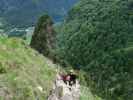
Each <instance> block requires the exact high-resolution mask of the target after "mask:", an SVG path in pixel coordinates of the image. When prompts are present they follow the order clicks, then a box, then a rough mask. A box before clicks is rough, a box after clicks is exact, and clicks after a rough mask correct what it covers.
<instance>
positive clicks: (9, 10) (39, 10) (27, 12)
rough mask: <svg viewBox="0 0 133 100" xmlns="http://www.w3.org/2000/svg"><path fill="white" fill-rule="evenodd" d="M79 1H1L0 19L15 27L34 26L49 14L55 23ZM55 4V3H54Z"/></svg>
mask: <svg viewBox="0 0 133 100" xmlns="http://www.w3.org/2000/svg"><path fill="white" fill-rule="evenodd" d="M77 1H78V0H1V1H0V17H4V19H6V20H7V22H9V23H10V24H11V25H14V26H19V27H20V26H31V25H34V23H35V22H36V20H37V18H38V17H39V16H40V15H42V14H43V13H45V12H47V13H48V14H49V15H50V16H51V17H53V19H54V20H55V21H61V20H63V17H64V16H65V15H66V14H67V12H68V10H69V9H71V7H72V5H73V4H74V3H76V2H77ZM53 2H54V3H53Z"/></svg>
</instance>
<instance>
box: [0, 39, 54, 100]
mask: <svg viewBox="0 0 133 100" xmlns="http://www.w3.org/2000/svg"><path fill="white" fill-rule="evenodd" d="M47 60H48V59H46V58H44V57H43V56H42V55H40V54H39V53H37V52H36V51H34V50H33V49H31V48H30V47H29V46H28V45H26V44H25V43H24V41H23V40H21V39H18V38H8V37H2V36H0V80H1V82H0V86H1V87H0V91H1V97H0V99H2V100H7V98H8V99H9V100H36V99H39V100H46V99H47V96H48V95H49V92H50V90H51V88H52V85H53V80H54V79H55V76H56V69H55V68H53V67H52V65H49V64H48V63H47ZM5 71H6V72H5ZM3 72H4V73H3ZM38 87H42V89H43V91H41V90H39V89H38Z"/></svg>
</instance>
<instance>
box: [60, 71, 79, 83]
mask: <svg viewBox="0 0 133 100" xmlns="http://www.w3.org/2000/svg"><path fill="white" fill-rule="evenodd" d="M60 76H61V80H63V82H64V83H65V84H69V85H70V86H72V85H74V84H76V79H77V75H76V74H75V73H74V71H73V70H70V72H69V73H68V74H67V75H63V74H61V75H60Z"/></svg>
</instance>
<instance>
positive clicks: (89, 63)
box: [57, 0, 133, 100]
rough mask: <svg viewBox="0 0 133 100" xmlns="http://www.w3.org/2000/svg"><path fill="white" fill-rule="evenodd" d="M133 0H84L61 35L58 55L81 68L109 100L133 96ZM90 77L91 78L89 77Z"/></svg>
mask: <svg viewBox="0 0 133 100" xmlns="http://www.w3.org/2000/svg"><path fill="white" fill-rule="evenodd" d="M132 5H133V2H132V1H131V0H109V1H107V0H81V1H80V2H79V3H78V4H77V5H76V6H75V7H74V8H73V9H72V10H71V11H70V12H69V16H68V17H67V20H66V21H65V22H64V25H63V26H62V28H61V30H60V31H61V32H60V33H59V34H58V36H57V39H58V41H57V54H58V55H59V57H60V59H63V61H64V63H69V64H71V65H73V66H74V67H75V68H76V67H81V68H82V69H83V70H85V71H86V72H88V74H87V77H89V76H91V79H92V81H94V83H95V84H93V86H94V87H95V88H96V89H95V92H97V93H98V94H99V95H101V96H104V97H105V98H106V99H107V100H109V99H110V98H113V100H131V99H133V95H132V91H133V88H132V87H133V86H132V84H133V78H132V76H133V74H132V72H133V69H132V68H131V66H132V65H133V63H132V59H133V58H132V57H129V56H130V55H131V54H132V51H130V50H129V51H130V54H129V51H128V50H127V49H128V48H129V47H132V46H133V44H132V43H133V14H132V12H133V6H132ZM88 79H89V78H88Z"/></svg>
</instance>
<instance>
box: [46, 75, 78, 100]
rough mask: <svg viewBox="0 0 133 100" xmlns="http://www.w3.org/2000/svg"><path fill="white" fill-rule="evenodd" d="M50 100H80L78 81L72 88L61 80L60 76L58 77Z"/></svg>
mask: <svg viewBox="0 0 133 100" xmlns="http://www.w3.org/2000/svg"><path fill="white" fill-rule="evenodd" d="M48 100H80V84H79V82H78V80H76V84H74V85H73V86H70V85H68V84H66V83H64V81H63V80H60V75H57V76H56V80H55V82H54V84H53V89H52V90H51V93H50V95H49V97H48Z"/></svg>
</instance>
